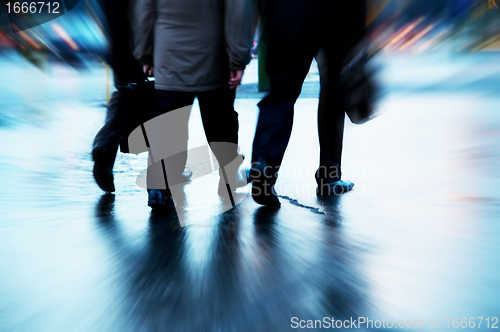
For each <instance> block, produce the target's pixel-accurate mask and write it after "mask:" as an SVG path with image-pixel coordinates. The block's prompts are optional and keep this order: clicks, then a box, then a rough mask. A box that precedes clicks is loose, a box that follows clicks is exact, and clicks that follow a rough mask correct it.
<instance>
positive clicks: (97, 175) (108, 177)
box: [92, 147, 116, 193]
mask: <svg viewBox="0 0 500 332" xmlns="http://www.w3.org/2000/svg"><path fill="white" fill-rule="evenodd" d="M115 157H116V153H113V152H112V151H109V150H108V149H105V148H100V147H96V148H94V149H93V150H92V159H93V160H94V169H93V170H92V174H93V175H94V180H95V182H96V183H97V185H98V186H99V188H101V189H102V190H103V191H105V192H108V193H112V192H114V191H115V185H114V178H113V165H114V162H115Z"/></svg>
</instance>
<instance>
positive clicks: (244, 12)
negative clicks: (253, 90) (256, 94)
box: [224, 0, 254, 79]
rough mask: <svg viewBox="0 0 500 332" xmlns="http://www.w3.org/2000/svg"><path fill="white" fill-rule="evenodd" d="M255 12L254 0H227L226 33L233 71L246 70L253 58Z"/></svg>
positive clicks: (225, 5) (230, 67)
mask: <svg viewBox="0 0 500 332" xmlns="http://www.w3.org/2000/svg"><path fill="white" fill-rule="evenodd" d="M253 12H254V0H225V3H224V35H225V40H226V51H227V54H228V56H229V69H230V70H231V71H243V70H245V67H246V65H247V64H248V63H249V62H250V60H251V58H252V55H251V49H252V43H253V24H252V23H253V20H252V19H253V18H252V16H253V15H252V14H253ZM240 79H241V78H240Z"/></svg>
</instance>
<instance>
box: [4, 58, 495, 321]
mask: <svg viewBox="0 0 500 332" xmlns="http://www.w3.org/2000/svg"><path fill="white" fill-rule="evenodd" d="M2 61H3V62H2V66H1V67H0V68H1V70H2V72H5V73H6V74H7V75H11V77H13V82H12V84H11V85H6V83H5V82H4V83H2V86H3V88H4V89H3V92H0V93H1V97H2V101H1V102H0V105H1V108H0V109H1V111H0V114H1V115H2V118H1V119H2V127H0V146H1V148H0V170H1V172H0V183H1V188H2V189H1V190H0V199H1V200H0V219H1V222H0V331H287V330H293V328H292V327H293V326H295V325H294V323H293V320H292V318H293V317H297V320H296V321H300V320H305V321H307V320H322V321H323V318H324V317H330V318H331V317H334V318H335V319H351V318H353V319H355V320H356V319H358V317H368V318H369V319H371V320H374V321H375V320H380V321H381V320H382V319H385V321H387V320H392V321H393V322H394V324H395V325H397V324H398V322H399V321H400V320H403V321H404V322H405V323H404V324H408V321H411V323H412V324H413V322H414V321H419V320H423V324H424V325H423V328H421V330H427V329H429V328H430V326H429V325H430V320H431V319H432V321H435V320H436V319H439V320H440V328H441V329H446V318H449V322H450V325H451V323H452V320H453V318H454V317H459V318H462V317H467V319H469V318H470V317H484V319H486V318H489V319H490V320H489V324H490V327H493V326H492V325H493V321H494V320H493V317H499V316H500V310H499V308H500V287H499V284H500V259H499V254H500V242H499V241H498V237H499V236H500V223H499V222H500V189H499V188H500V176H499V170H500V112H499V109H500V99H499V96H500V94H499V89H498V86H499V85H498V83H499V82H500V75H499V73H500V66H499V65H498V61H496V60H495V59H494V58H492V57H486V58H484V59H483V58H480V57H478V58H476V57H470V58H467V59H449V58H446V57H444V58H439V57H438V58H437V59H431V60H429V59H389V60H386V62H385V66H387V68H386V71H384V74H382V75H381V77H380V79H381V80H382V82H383V84H384V88H385V90H386V91H387V93H386V94H385V97H384V98H383V99H382V101H381V113H380V116H379V117H377V118H376V119H375V120H373V121H371V122H369V123H367V124H365V125H362V126H354V125H352V124H350V123H347V124H346V129H345V140H344V154H343V173H344V175H343V177H344V178H345V179H349V180H351V181H353V182H354V183H355V187H354V190H353V191H352V192H350V193H347V194H345V195H343V196H340V197H330V198H324V199H320V198H317V197H316V196H315V180H314V171H315V169H316V167H317V161H318V154H319V147H318V142H317V129H316V115H315V112H316V109H315V108H316V106H317V99H314V98H301V99H299V101H298V102H297V107H296V115H295V127H294V131H293V134H292V138H291V141H290V144H289V148H288V150H287V153H286V155H285V160H284V163H283V167H282V171H281V173H280V178H279V182H278V188H277V190H278V192H279V194H280V195H282V197H281V202H282V208H281V209H280V210H279V211H271V210H267V209H265V208H260V207H259V206H258V205H257V204H255V203H254V202H253V201H252V199H251V198H250V197H248V198H247V199H245V200H244V201H243V202H242V203H241V204H240V205H238V206H237V207H236V208H234V209H232V210H230V211H227V212H224V213H222V214H220V215H218V216H216V217H212V218H209V219H206V218H204V212H203V211H204V210H209V211H212V212H213V211H217V209H220V206H221V205H220V204H221V202H220V200H219V198H218V196H217V183H218V178H217V175H216V174H212V175H209V176H206V177H203V178H200V179H199V180H195V181H192V182H191V183H189V184H188V185H186V187H185V194H186V200H187V201H188V202H189V205H188V207H189V209H190V210H189V212H190V213H192V218H196V219H195V220H194V219H193V220H194V224H193V225H190V226H186V227H180V225H179V221H178V218H177V216H176V213H175V212H172V213H170V214H161V215H156V214H151V212H150V209H149V208H148V206H147V204H146V203H147V197H146V193H145V190H144V189H142V188H139V187H138V186H136V184H135V183H136V177H137V176H138V175H139V174H140V173H141V172H142V171H143V170H144V169H145V167H146V156H145V155H139V156H133V155H122V154H120V155H119V156H118V159H117V162H116V167H115V184H116V188H117V192H116V193H115V195H103V194H102V192H101V191H100V190H99V188H98V187H97V186H96V185H95V183H94V182H93V179H92V173H91V170H92V161H91V159H90V154H89V151H90V147H91V142H92V139H93V136H94V135H95V133H96V132H97V130H98V129H99V128H100V126H101V125H102V123H103V119H104V114H105V113H104V111H105V109H104V108H103V106H102V104H103V101H104V100H105V76H104V70H103V68H101V67H93V68H92V69H91V70H90V71H87V72H81V73H77V72H75V71H74V70H72V69H70V68H67V67H64V66H56V65H54V66H53V69H52V71H51V73H50V75H49V76H44V77H41V78H38V79H41V80H44V82H45V85H40V84H34V85H35V88H37V89H42V90H43V91H42V92H40V93H39V94H35V93H33V94H29V93H27V92H24V94H23V92H22V91H21V89H22V87H23V84H25V85H26V84H28V83H30V82H26V80H24V79H23V75H25V76H26V75H27V76H28V77H32V76H31V75H37V74H36V73H37V71H36V69H34V68H31V67H30V66H29V65H28V64H26V63H22V60H20V59H17V58H15V57H12V58H7V59H3V60H2ZM13 61H14V62H15V61H18V62H16V64H17V65H16V66H6V64H8V63H11V62H13ZM12 68H14V69H12ZM16 70H17V71H19V72H15V73H13V72H12V71H16ZM481 73H482V74H481ZM249 75H250V74H249ZM312 75H313V76H314V75H315V73H314V72H313V73H312ZM471 75H472V77H471ZM474 75H475V76H474ZM313 78H314V77H313ZM313 78H311V79H310V82H314V79H313ZM316 82H317V81H316ZM495 82H496V83H495ZM251 83H252V82H250V83H249V84H251ZM16 84H17V85H16ZM311 84H312V83H311ZM9 89H10V90H9ZM9 91H10V92H9ZM33 91H34V90H33ZM37 96H41V97H37ZM243 97H244V96H241V98H239V99H237V101H236V109H237V111H238V112H239V114H240V144H241V148H242V152H243V153H244V154H246V155H247V159H246V162H248V159H249V156H250V154H251V142H252V138H253V132H254V131H255V121H256V118H257V115H258V109H257V107H256V103H257V102H258V99H256V98H243ZM37 98H38V99H37ZM39 98H42V99H43V100H39ZM190 126H191V133H190V135H191V136H190V143H189V144H190V147H196V146H201V145H203V144H206V142H205V141H204V135H203V133H202V129H201V121H200V116H199V111H197V106H196V105H195V108H194V111H193V114H192V117H191V124H190ZM189 163H192V161H191V160H189V161H188V164H189ZM188 166H189V165H188ZM191 167H193V168H195V165H193V164H191ZM245 190H247V191H248V188H246V189H245ZM242 195H244V191H243V192H242ZM306 323H307V322H306ZM306 323H302V324H303V326H304V325H305V324H306ZM415 324H417V323H415ZM485 324H486V321H483V323H482V326H481V329H483V328H484V327H486V325H485ZM496 326H500V325H499V324H497V325H496ZM360 328H361V329H366V330H371V327H370V326H367V325H362V326H360ZM476 328H477V327H476ZM382 330H383V328H382Z"/></svg>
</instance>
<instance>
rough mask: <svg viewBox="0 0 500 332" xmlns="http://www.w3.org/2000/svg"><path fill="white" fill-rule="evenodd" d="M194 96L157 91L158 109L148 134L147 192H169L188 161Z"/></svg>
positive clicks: (176, 92)
mask: <svg viewBox="0 0 500 332" xmlns="http://www.w3.org/2000/svg"><path fill="white" fill-rule="evenodd" d="M193 101H194V94H193V93H189V92H178V91H164V90H157V107H156V108H155V111H154V113H153V120H152V121H151V125H150V127H149V128H148V129H147V131H148V133H149V134H148V140H149V144H150V153H149V158H148V159H149V160H148V172H147V187H148V189H150V190H151V189H164V190H165V189H168V180H167V178H170V179H171V180H172V179H173V178H175V177H177V176H180V175H181V173H182V171H183V170H184V167H185V165H186V161H187V144H188V122H189V114H190V111H191V105H192V104H193Z"/></svg>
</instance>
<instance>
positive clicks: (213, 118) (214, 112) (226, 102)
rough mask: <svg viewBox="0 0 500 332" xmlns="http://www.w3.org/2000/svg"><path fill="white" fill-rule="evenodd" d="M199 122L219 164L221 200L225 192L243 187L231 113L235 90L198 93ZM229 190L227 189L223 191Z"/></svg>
mask: <svg viewBox="0 0 500 332" xmlns="http://www.w3.org/2000/svg"><path fill="white" fill-rule="evenodd" d="M197 96H198V100H199V103H200V111H201V118H202V121H203V127H204V129H205V135H206V137H207V141H208V143H209V144H210V148H211V149H212V151H213V153H214V154H215V157H216V158H217V161H218V163H219V167H220V169H219V175H220V181H219V194H220V195H221V196H222V197H225V196H226V195H227V193H228V191H227V190H228V189H229V190H230V191H231V192H234V191H235V190H236V188H238V187H243V186H245V185H246V184H247V178H246V176H245V175H244V174H242V171H240V170H239V167H240V165H241V163H242V162H243V156H241V155H239V154H238V128H239V124H238V113H237V112H236V111H235V110H234V99H235V90H232V89H230V88H229V87H227V88H223V89H218V90H214V91H206V92H199V93H198V94H197ZM227 186H229V188H227Z"/></svg>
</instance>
